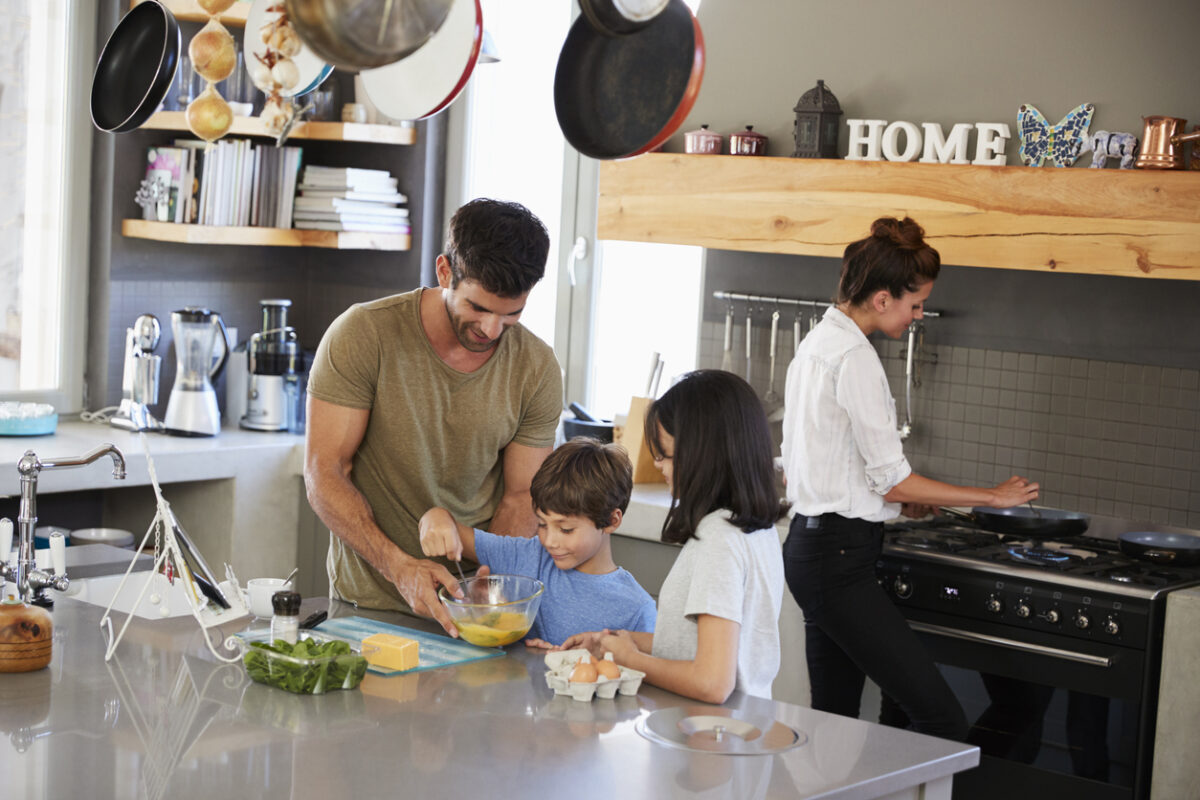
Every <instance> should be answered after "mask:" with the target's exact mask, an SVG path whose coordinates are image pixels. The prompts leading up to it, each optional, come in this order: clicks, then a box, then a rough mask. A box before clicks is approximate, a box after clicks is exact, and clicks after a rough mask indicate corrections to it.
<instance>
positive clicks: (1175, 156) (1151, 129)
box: [1134, 116, 1200, 169]
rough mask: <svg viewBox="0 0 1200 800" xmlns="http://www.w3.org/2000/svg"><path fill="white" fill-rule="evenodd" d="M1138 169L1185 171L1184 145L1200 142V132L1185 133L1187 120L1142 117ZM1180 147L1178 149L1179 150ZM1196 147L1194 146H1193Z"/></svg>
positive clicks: (1136, 163)
mask: <svg viewBox="0 0 1200 800" xmlns="http://www.w3.org/2000/svg"><path fill="white" fill-rule="evenodd" d="M1142 123H1143V124H1144V125H1145V127H1144V129H1143V131H1142V143H1141V149H1140V150H1139V152H1138V157H1137V161H1136V162H1135V163H1134V166H1135V167H1137V168H1138V169H1183V147H1182V145H1183V143H1184V142H1191V141H1198V140H1200V131H1195V132H1193V133H1184V130H1186V128H1187V120H1186V119H1180V118H1179V117H1163V116H1152V117H1142ZM1177 146H1178V148H1177ZM1193 147H1194V145H1193Z"/></svg>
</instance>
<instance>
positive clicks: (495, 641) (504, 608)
mask: <svg viewBox="0 0 1200 800" xmlns="http://www.w3.org/2000/svg"><path fill="white" fill-rule="evenodd" d="M458 585H459V587H460V588H461V589H462V593H463V596H462V599H458V598H455V597H454V596H453V595H451V594H450V593H449V592H448V591H446V587H444V586H443V587H442V588H441V589H439V590H438V599H439V600H441V601H442V605H444V606H445V607H446V610H447V611H448V612H449V613H450V619H451V621H452V622H453V623H454V627H456V628H458V635H459V636H461V637H462V638H463V640H464V641H467V642H470V643H471V644H474V645H479V646H480V647H503V646H505V645H508V644H512V643H513V642H516V641H520V640H521V639H522V638H524V637H525V634H527V633H529V629H530V628H531V627H533V621H534V619H536V618H537V611H538V606H539V605H541V602H542V595H543V594H544V593H545V591H546V585H545V584H544V583H542V582H541V581H539V580H537V579H536V578H527V577H525V576H524V575H481V576H477V577H474V578H467V579H466V580H465V581H461V582H460V583H459V584H458Z"/></svg>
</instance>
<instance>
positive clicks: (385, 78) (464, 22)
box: [361, 0, 483, 120]
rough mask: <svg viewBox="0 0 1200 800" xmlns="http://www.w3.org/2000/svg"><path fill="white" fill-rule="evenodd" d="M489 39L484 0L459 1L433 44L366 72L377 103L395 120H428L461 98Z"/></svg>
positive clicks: (367, 85)
mask: <svg viewBox="0 0 1200 800" xmlns="http://www.w3.org/2000/svg"><path fill="white" fill-rule="evenodd" d="M482 42H483V9H482V8H481V7H480V5H479V0H459V1H458V2H456V3H455V4H454V7H453V8H452V9H450V15H449V16H448V17H446V21H445V23H444V24H443V25H442V27H441V28H440V29H439V30H438V32H437V33H436V34H435V35H434V36H433V38H431V39H430V40H429V43H428V44H426V45H425V46H424V47H422V48H421V49H420V50H418V51H417V52H415V53H413V54H412V55H411V56H408V57H407V58H405V59H404V60H402V61H397V62H396V63H394V64H389V65H388V66H386V67H381V68H379V69H371V70H364V71H363V72H362V75H361V77H362V82H363V87H364V88H365V89H366V91H367V96H368V97H370V98H371V103H372V104H373V105H374V106H375V108H376V109H377V110H378V111H379V113H381V114H383V115H384V116H386V117H389V118H391V119H394V120H415V119H425V118H426V117H431V116H433V115H434V114H436V113H438V112H439V111H441V110H442V109H444V108H445V107H446V106H448V105H450V103H452V102H453V101H454V98H456V97H458V94H459V92H461V91H462V90H463V87H465V86H466V85H467V81H468V80H470V79H471V73H472V72H473V71H474V70H475V64H476V63H477V62H478V61H479V48H480V46H481V44H482Z"/></svg>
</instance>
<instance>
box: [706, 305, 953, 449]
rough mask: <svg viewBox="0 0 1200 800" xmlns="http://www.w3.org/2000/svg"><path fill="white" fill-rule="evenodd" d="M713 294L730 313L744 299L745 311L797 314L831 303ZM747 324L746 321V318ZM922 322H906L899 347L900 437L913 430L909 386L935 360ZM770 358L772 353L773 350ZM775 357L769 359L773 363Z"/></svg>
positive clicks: (918, 380)
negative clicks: (756, 309) (901, 385)
mask: <svg viewBox="0 0 1200 800" xmlns="http://www.w3.org/2000/svg"><path fill="white" fill-rule="evenodd" d="M713 297H715V298H716V299H717V300H724V301H726V302H727V303H729V308H730V312H731V313H732V309H733V304H734V303H745V304H746V307H747V312H748V311H749V308H750V307H751V306H753V305H756V304H757V305H759V306H760V307H761V306H776V308H777V310H776V313H778V306H793V307H795V308H796V315H797V317H799V315H800V311H801V309H803V308H811V309H812V310H813V311H814V312H815V311H816V310H817V309H821V308H829V307H830V306H832V305H833V303H831V302H830V301H828V300H807V299H803V298H797V297H772V296H770V295H761V294H744V293H742V292H726V291H721V290H718V291H715V292H713ZM923 316H924V317H926V318H932V319H937V318H939V317H941V316H942V313H941V312H940V311H928V310H927V311H925V312H923ZM816 323H817V317H816V315H815V313H814V315H813V319H812V322H811V325H810V327H809V330H812V328H813V327H815V326H816ZM747 324H749V323H748V322H747ZM924 343H925V324H924V322H914V323H912V324H911V325H909V326H908V344H907V346H906V347H905V348H904V349H903V350H902V351H901V357H902V358H903V359H904V423H903V424H901V426H900V439H901V440H904V439H907V438H908V437H909V436H911V435H912V432H913V418H912V390H913V388H914V387H919V386H920V385H921V366H920V365H921V364H922V363H928V364H936V363H937V354H936V353H925V352H924ZM746 353H747V358H749V354H750V342H749V339H748V338H747V341H746ZM772 359H774V354H773V353H772ZM773 364H774V361H772V365H773ZM773 377H774V369H773V368H772V378H773Z"/></svg>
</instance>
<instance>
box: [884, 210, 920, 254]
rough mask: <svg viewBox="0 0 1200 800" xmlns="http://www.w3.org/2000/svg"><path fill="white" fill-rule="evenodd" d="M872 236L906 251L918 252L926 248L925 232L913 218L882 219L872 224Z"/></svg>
mask: <svg viewBox="0 0 1200 800" xmlns="http://www.w3.org/2000/svg"><path fill="white" fill-rule="evenodd" d="M871 236H872V237H874V238H876V239H883V240H884V241H888V242H891V243H892V244H894V245H896V246H897V247H901V248H903V249H905V250H916V249H918V248H921V247H924V246H925V231H924V229H923V228H922V227H921V226H920V225H918V224H917V223H916V220H914V219H912V218H911V217H905V218H904V219H896V218H895V217H880V218H879V219H877V220H875V221H874V222H872V223H871Z"/></svg>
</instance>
